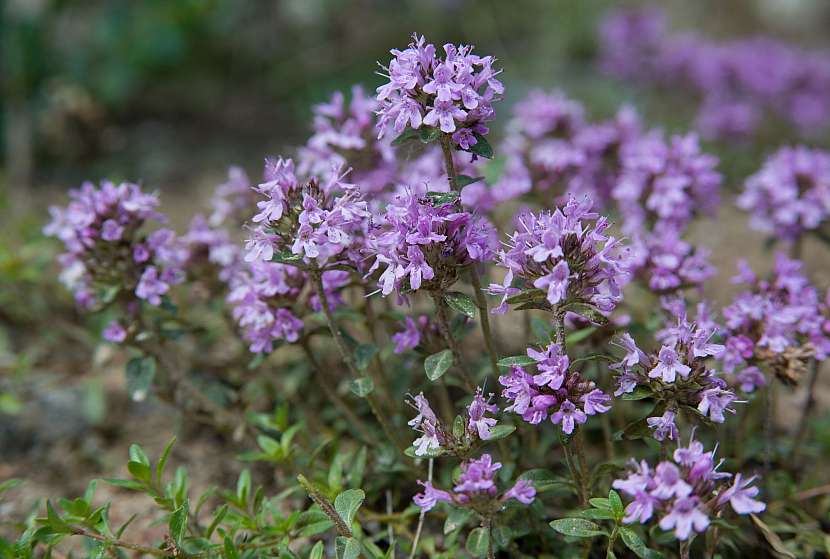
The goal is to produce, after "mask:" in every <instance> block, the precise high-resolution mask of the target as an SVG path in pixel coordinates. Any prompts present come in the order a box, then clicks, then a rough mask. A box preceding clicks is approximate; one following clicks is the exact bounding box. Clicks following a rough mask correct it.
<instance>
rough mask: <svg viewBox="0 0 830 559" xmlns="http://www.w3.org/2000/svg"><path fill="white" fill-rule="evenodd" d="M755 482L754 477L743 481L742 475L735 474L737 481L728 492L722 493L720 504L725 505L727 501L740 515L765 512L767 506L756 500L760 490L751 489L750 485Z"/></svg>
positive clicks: (719, 499)
mask: <svg viewBox="0 0 830 559" xmlns="http://www.w3.org/2000/svg"><path fill="white" fill-rule="evenodd" d="M753 481H755V478H754V477H751V478H749V479H743V477H742V476H741V474H739V473H738V474H735V480H734V482H733V483H732V486H731V487H730V488H729V489H727V490H726V491H722V492H721V494H720V495H719V496H718V504H719V505H723V504H724V503H726V502H727V501H728V502H729V504H730V505H731V506H732V510H734V511H735V512H736V513H738V514H757V513H759V512H763V511H764V509H766V508H767V506H766V505H765V504H764V503H762V502H761V501H758V500H756V499H755V497H757V496H758V493H759V492H760V490H759V489H758V488H757V487H750V484H751V483H752V482H753Z"/></svg>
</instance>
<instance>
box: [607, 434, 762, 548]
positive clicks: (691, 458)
mask: <svg viewBox="0 0 830 559" xmlns="http://www.w3.org/2000/svg"><path fill="white" fill-rule="evenodd" d="M721 464H722V461H721V462H718V463H715V452H714V451H710V452H704V450H703V444H702V443H700V442H699V441H696V440H694V437H692V439H691V440H690V441H689V445H688V446H686V447H680V448H678V449H677V450H675V451H674V454H673V456H672V460H665V461H663V462H660V463H659V464H657V467H655V468H654V469H652V468H651V466H649V464H648V463H647V462H646V461H645V460H643V461H641V462H640V463H639V464H638V463H637V462H635V461H633V460H632V471H631V472H630V473H629V475H628V477H626V478H623V479H617V480H615V481H614V483H613V487H614V488H615V489H618V490H620V491H622V492H623V493H624V494H625V495H627V496H628V497H630V498H631V502H630V503H629V504H628V506H626V508H625V517H624V518H623V522H625V523H626V524H632V523H634V522H639V523H641V524H646V523H647V522H648V521H649V520H651V519H652V518H653V517H659V518H660V520H659V523H658V525H659V526H660V528H661V529H663V530H666V531H669V530H673V531H674V536H675V537H676V538H677V539H678V540H687V539H689V538H690V537H691V536H692V535H693V533H703V532H705V531H706V529H707V528H708V527H709V524H710V522H711V520H710V518H711V517H712V516H717V515H719V514H721V511H723V510H724V507H725V506H726V505H727V504H729V506H731V507H732V510H733V511H735V512H736V513H737V514H754V513H759V512H761V511H763V510H764V509H765V508H766V505H765V504H764V503H762V502H761V501H759V500H757V499H756V497H757V496H758V493H759V490H758V488H757V487H754V486H753V485H752V482H753V481H754V480H755V478H754V477H750V478H744V477H743V475H741V474H740V473H738V474H735V475H734V477H733V475H732V474H730V473H727V472H722V471H719V469H720V466H721ZM730 478H732V479H731V480H730Z"/></svg>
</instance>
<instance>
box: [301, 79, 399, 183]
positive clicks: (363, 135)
mask: <svg viewBox="0 0 830 559" xmlns="http://www.w3.org/2000/svg"><path fill="white" fill-rule="evenodd" d="M377 108H378V101H377V100H376V99H375V98H374V97H372V96H369V95H367V94H366V93H365V92H364V90H363V88H362V87H360V86H355V87H353V88H352V91H351V99H350V100H349V101H348V103H347V102H346V96H345V95H344V94H343V93H342V92H340V91H337V92H335V93H334V94H333V95H332V97H331V99H330V100H329V101H328V102H326V103H321V104H319V105H316V106H315V107H314V109H313V112H314V119H313V121H312V127H313V134H312V135H311V137H310V138H309V139H308V141H307V142H306V144H305V145H304V146H303V147H302V148H300V150H299V157H298V167H297V173H298V174H300V175H303V176H325V175H327V174H328V173H330V172H331V169H332V168H336V169H346V168H350V169H351V172H350V174H349V180H350V181H352V182H354V183H355V184H356V185H357V187H358V188H359V189H360V190H361V192H363V193H364V194H368V193H373V194H375V193H380V192H382V191H383V190H384V189H385V188H386V187H387V186H389V185H390V184H392V183H394V182H395V180H396V177H397V170H398V163H397V160H396V159H395V149H394V148H393V147H392V145H391V140H390V139H388V138H381V139H378V137H377V133H376V125H377V118H376V115H375V112H376V110H377Z"/></svg>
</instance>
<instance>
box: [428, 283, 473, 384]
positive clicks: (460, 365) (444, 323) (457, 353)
mask: <svg viewBox="0 0 830 559" xmlns="http://www.w3.org/2000/svg"><path fill="white" fill-rule="evenodd" d="M432 300H433V301H434V302H435V314H436V319H437V321H438V329H439V330H440V331H441V337H442V338H444V343H445V344H447V347H448V348H449V350H450V351H452V358H453V361H454V362H455V366H456V368H457V369H458V371H459V372H460V373H461V380H462V381H463V382H464V386H465V387H466V388H467V390H469V391H470V392H473V390H474V388H473V387H474V386H475V383H474V382H473V378H472V376H471V375H470V370H469V368H468V367H467V363H466V361H464V358H463V357H462V355H461V350H460V349H459V347H458V343H457V342H456V340H455V337H454V336H453V335H452V329H451V328H450V321H449V316H448V313H447V303H446V301H444V294H443V293H437V292H434V291H433V292H432Z"/></svg>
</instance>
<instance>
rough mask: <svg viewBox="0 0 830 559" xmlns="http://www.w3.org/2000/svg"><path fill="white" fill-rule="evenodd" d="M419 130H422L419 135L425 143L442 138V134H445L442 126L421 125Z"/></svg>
mask: <svg viewBox="0 0 830 559" xmlns="http://www.w3.org/2000/svg"><path fill="white" fill-rule="evenodd" d="M418 130H419V132H420V133H419V134H418V137H419V138H420V140H421V142H423V143H425V144H430V143H432V142H434V141H436V140H438V139H440V138H441V134H443V132H442V131H441V129H440V128H435V127H434V126H421V127H420V128H419V129H418Z"/></svg>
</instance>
